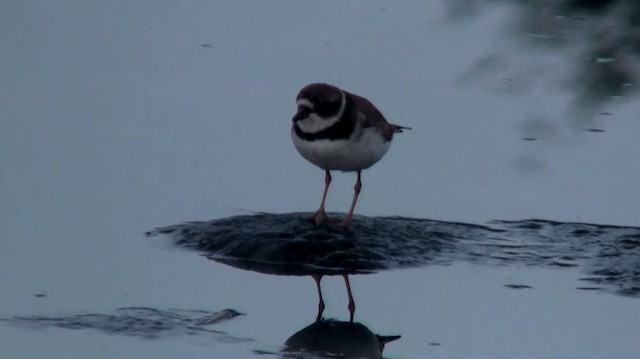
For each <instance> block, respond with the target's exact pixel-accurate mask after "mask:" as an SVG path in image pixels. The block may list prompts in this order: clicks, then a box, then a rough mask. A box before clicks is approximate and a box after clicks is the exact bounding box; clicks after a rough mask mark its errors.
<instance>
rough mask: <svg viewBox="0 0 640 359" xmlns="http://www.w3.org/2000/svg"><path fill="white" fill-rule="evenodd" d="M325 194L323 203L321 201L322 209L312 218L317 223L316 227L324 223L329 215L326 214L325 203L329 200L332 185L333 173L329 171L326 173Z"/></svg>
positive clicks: (323, 193) (323, 194)
mask: <svg viewBox="0 0 640 359" xmlns="http://www.w3.org/2000/svg"><path fill="white" fill-rule="evenodd" d="M324 173H325V175H324V192H322V201H320V208H318V210H317V211H316V213H315V214H314V215H313V217H311V219H313V220H314V221H315V222H316V225H319V224H320V223H322V222H323V221H324V220H325V219H327V214H326V213H325V212H324V201H325V200H326V199H327V192H329V185H330V184H331V173H329V171H325V172H324Z"/></svg>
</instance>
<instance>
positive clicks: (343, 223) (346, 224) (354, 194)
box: [341, 171, 362, 228]
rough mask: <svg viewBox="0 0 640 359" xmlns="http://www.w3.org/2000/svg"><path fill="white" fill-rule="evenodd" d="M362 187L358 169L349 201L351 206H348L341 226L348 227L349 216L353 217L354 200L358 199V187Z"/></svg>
mask: <svg viewBox="0 0 640 359" xmlns="http://www.w3.org/2000/svg"><path fill="white" fill-rule="evenodd" d="M361 188H362V182H361V181H360V171H358V179H357V180H356V185H355V186H353V200H352V201H351V208H349V213H347V217H345V219H344V221H342V223H341V226H342V227H345V228H346V227H349V225H350V224H351V218H352V217H353V210H354V209H355V208H356V201H358V195H360V189H361Z"/></svg>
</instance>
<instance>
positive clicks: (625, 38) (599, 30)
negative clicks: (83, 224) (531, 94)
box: [445, 0, 640, 132]
mask: <svg viewBox="0 0 640 359" xmlns="http://www.w3.org/2000/svg"><path fill="white" fill-rule="evenodd" d="M445 4H446V6H447V7H448V9H449V14H450V16H451V17H452V18H457V19H465V18H471V17H475V16H481V15H480V14H482V13H483V10H484V9H485V8H486V7H490V6H495V5H500V6H507V5H506V4H508V6H509V8H510V9H511V14H512V17H513V21H510V22H509V23H508V25H505V26H506V28H505V33H507V34H509V36H513V38H514V40H515V43H516V44H517V45H515V46H516V47H517V46H526V47H529V48H531V49H537V50H540V49H546V51H547V53H548V54H553V55H554V57H555V62H554V63H552V64H553V66H554V67H556V66H558V65H560V67H559V68H561V70H560V71H556V73H555V74H554V77H553V81H554V82H556V84H559V85H561V87H564V88H565V89H566V90H568V91H569V92H570V93H571V94H572V98H573V103H572V104H571V106H570V107H571V108H570V109H568V110H569V114H570V115H571V117H572V120H577V121H576V123H575V124H576V125H577V126H578V127H579V128H580V129H583V130H600V131H599V132H602V130H601V129H591V128H589V123H590V120H592V119H593V117H594V116H609V115H611V114H612V113H611V112H610V111H608V110H606V109H605V107H606V106H607V105H609V104H610V103H612V101H613V100H617V99H620V98H623V97H630V95H636V94H637V92H638V91H637V88H638V83H639V82H640V2H639V1H637V0H597V1H596V0H547V1H529V0H516V1H505V0H454V1H447V2H445ZM493 50H495V49H493ZM512 50H513V51H512V52H511V53H509V52H507V53H499V52H498V51H496V53H490V54H488V55H486V56H483V57H480V58H479V59H477V60H476V62H475V64H474V65H472V66H471V68H470V71H469V73H468V74H467V75H465V77H464V79H466V80H471V81H475V80H478V79H480V78H483V77H482V76H483V74H484V75H490V76H488V78H490V79H493V80H492V81H499V82H500V84H499V85H502V86H497V88H501V87H503V88H504V89H505V90H507V91H509V92H514V91H517V89H522V88H526V87H527V82H533V81H535V80H538V79H539V77H540V75H541V73H544V70H548V67H549V66H551V64H550V63H549V62H546V63H545V62H544V61H543V60H541V57H540V56H538V55H537V53H535V52H533V53H530V54H527V57H526V58H524V57H522V56H518V54H519V53H521V51H520V50H521V49H517V48H516V49H512ZM512 55H513V56H512ZM524 62H526V63H524ZM521 68H523V69H526V70H521ZM498 78H499V79H500V80H495V79H498Z"/></svg>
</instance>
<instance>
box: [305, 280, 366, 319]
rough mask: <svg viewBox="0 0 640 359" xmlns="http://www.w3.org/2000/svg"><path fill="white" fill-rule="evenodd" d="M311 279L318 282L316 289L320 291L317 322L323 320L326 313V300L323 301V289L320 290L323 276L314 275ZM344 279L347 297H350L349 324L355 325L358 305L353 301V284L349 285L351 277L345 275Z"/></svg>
mask: <svg viewBox="0 0 640 359" xmlns="http://www.w3.org/2000/svg"><path fill="white" fill-rule="evenodd" d="M311 277H312V278H313V280H314V281H315V282H316V289H317V290H318V315H317V316H316V321H319V320H320V319H322V313H323V312H324V299H322V288H320V280H321V279H322V274H312V275H311ZM342 278H344V285H345V286H346V287H347V296H348V297H349V305H348V306H347V308H348V309H349V322H350V323H353V315H354V314H355V312H356V303H355V302H354V301H353V294H352V293H351V284H350V283H349V275H348V274H343V275H342Z"/></svg>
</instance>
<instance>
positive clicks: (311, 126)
mask: <svg viewBox="0 0 640 359" xmlns="http://www.w3.org/2000/svg"><path fill="white" fill-rule="evenodd" d="M340 94H341V95H342V99H341V101H340V110H338V113H336V114H335V115H334V116H332V117H329V118H323V117H320V116H318V115H317V114H315V113H312V114H310V115H309V117H307V118H305V119H302V120H298V121H297V122H296V124H297V125H298V127H299V128H300V130H301V131H302V132H304V133H317V132H320V131H322V130H324V129H327V128H329V127H331V126H333V125H335V124H336V122H338V121H339V120H340V117H342V115H343V114H344V109H345V108H346V106H347V98H346V96H345V94H344V92H342V90H341V91H340ZM296 104H297V105H298V106H307V107H309V108H311V109H312V110H313V106H312V104H311V103H310V102H309V100H307V99H304V98H301V99H299V100H298V101H296ZM310 105H311V106H310Z"/></svg>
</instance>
